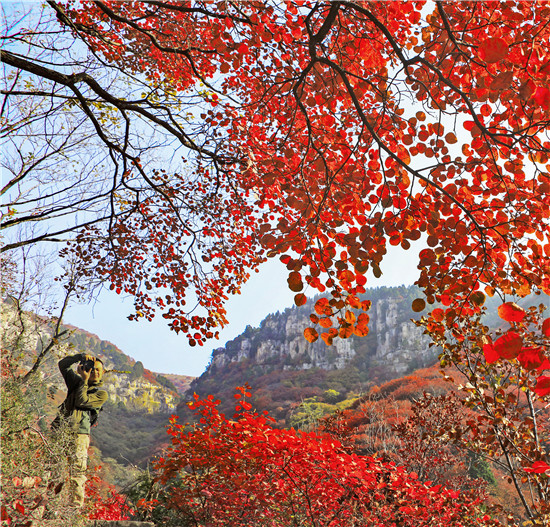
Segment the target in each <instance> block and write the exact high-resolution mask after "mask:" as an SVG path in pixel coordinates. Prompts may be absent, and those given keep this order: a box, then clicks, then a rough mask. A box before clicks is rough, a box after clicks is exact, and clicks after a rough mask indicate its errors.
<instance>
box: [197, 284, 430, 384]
mask: <svg viewBox="0 0 550 527" xmlns="http://www.w3.org/2000/svg"><path fill="white" fill-rule="evenodd" d="M374 293H375V294H373V295H370V296H369V294H368V293H367V295H366V296H367V297H368V298H369V297H370V298H373V297H374V298H373V301H372V307H371V310H370V312H369V314H370V317H371V321H370V334H369V336H368V337H366V338H357V337H351V338H349V339H336V340H335V342H334V344H333V345H332V346H326V345H325V343H324V342H323V341H322V340H321V339H319V340H318V341H316V342H314V343H309V342H307V341H306V339H305V338H304V334H303V332H304V329H305V328H306V327H308V326H310V325H311V323H310V321H309V314H310V313H311V312H312V310H313V303H311V302H309V303H308V304H306V305H305V306H303V307H301V308H297V307H293V308H289V309H287V310H285V311H284V312H283V313H276V314H272V315H269V316H268V317H266V318H265V319H264V320H263V321H262V323H261V325H260V327H259V328H251V327H248V328H247V329H246V331H245V332H244V333H243V334H242V335H240V336H239V337H237V338H236V339H234V340H233V341H230V342H228V343H227V344H226V345H225V346H224V347H222V348H217V349H215V350H214V351H213V353H212V361H211V363H210V365H209V367H208V369H207V372H206V375H209V374H212V375H214V374H215V372H216V371H220V370H223V369H224V368H226V367H227V366H228V365H229V364H232V363H233V364H234V363H244V362H245V361H248V362H249V363H250V365H254V366H255V367H260V369H262V370H263V371H265V372H268V371H271V370H273V369H274V368H275V367H276V368H279V369H283V370H308V369H311V368H321V369H325V370H334V369H343V368H345V367H346V366H347V365H349V364H350V363H351V362H353V360H354V359H356V358H359V357H363V358H365V357H368V359H369V363H370V364H373V365H377V366H382V367H384V368H386V369H387V370H388V371H391V372H392V373H394V374H401V373H403V372H405V371H407V370H409V369H410V367H411V365H413V366H417V365H424V364H426V363H428V362H430V361H431V360H433V359H434V358H435V355H436V354H435V352H434V351H433V350H432V349H430V348H429V342H430V341H429V338H428V337H426V336H425V335H423V332H422V329H421V328H418V327H417V326H416V325H415V324H414V323H413V322H412V321H411V318H413V316H415V314H414V313H413V312H412V310H411V307H410V306H411V301H412V299H413V298H415V297H416V296H417V295H418V292H417V290H416V289H415V288H384V289H383V290H374Z"/></svg>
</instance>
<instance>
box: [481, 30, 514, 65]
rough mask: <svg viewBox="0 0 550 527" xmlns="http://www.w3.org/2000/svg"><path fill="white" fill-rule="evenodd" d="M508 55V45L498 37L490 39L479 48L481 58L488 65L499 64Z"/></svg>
mask: <svg viewBox="0 0 550 527" xmlns="http://www.w3.org/2000/svg"><path fill="white" fill-rule="evenodd" d="M507 55H508V44H506V42H505V41H504V40H503V39H502V38H498V37H493V38H488V39H486V40H484V41H483V42H482V43H481V44H480V46H479V58H480V59H481V60H484V61H485V62H487V63H488V64H492V63H493V62H498V61H499V60H502V59H503V58H504V57H506V56H507Z"/></svg>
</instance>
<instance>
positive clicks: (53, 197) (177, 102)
mask: <svg viewBox="0 0 550 527" xmlns="http://www.w3.org/2000/svg"><path fill="white" fill-rule="evenodd" d="M21 5H22V6H23V7H21V9H22V11H18V4H9V5H8V4H6V5H3V7H2V10H3V15H4V16H3V22H4V27H3V31H2V37H1V38H2V54H1V59H2V63H3V65H4V76H3V80H2V83H3V85H2V96H3V102H2V106H1V110H0V111H1V119H2V138H3V142H4V149H3V156H2V166H3V171H4V174H5V175H6V176H7V177H6V178H5V180H4V184H3V187H2V190H1V191H0V192H1V194H2V218H1V227H2V229H3V235H4V237H3V246H2V248H1V250H2V251H3V252H4V253H6V252H12V253H13V252H14V251H19V252H17V256H16V258H19V257H20V250H21V249H30V248H35V247H41V249H40V250H41V251H42V252H45V251H46V250H47V249H46V248H44V246H46V247H48V246H51V247H52V248H53V250H54V251H58V250H59V249H60V248H63V247H65V248H64V249H63V250H62V253H63V255H64V257H65V259H66V260H67V261H68V262H69V263H70V266H71V268H72V270H73V271H74V272H73V273H72V274H71V275H70V276H69V275H64V276H63V277H62V283H63V284H65V287H70V286H71V283H72V279H73V276H74V275H75V274H76V276H78V277H79V279H80V280H87V286H86V291H85V292H86V293H88V294H90V291H93V290H94V287H95V286H97V285H98V284H99V285H101V284H107V285H108V287H110V288H111V289H113V290H115V291H116V292H117V293H127V294H130V295H133V296H134V298H135V305H136V311H135V313H134V314H133V318H136V319H139V318H142V317H143V318H146V319H151V318H152V317H153V313H154V310H155V309H157V308H158V309H160V310H161V311H162V312H163V315H164V317H165V318H167V319H168V320H169V321H171V322H172V327H173V328H174V329H175V330H176V331H184V333H185V334H187V336H188V337H189V342H190V343H191V344H196V343H202V342H203V341H204V339H206V338H211V337H213V336H215V334H216V332H217V329H216V328H219V327H220V326H223V324H224V323H225V321H226V320H225V311H224V309H223V303H224V301H225V300H226V298H227V295H229V294H231V293H234V292H236V291H238V290H239V287H240V285H241V284H242V282H243V281H244V280H246V278H247V277H248V271H249V270H250V269H253V268H254V267H256V266H257V265H258V263H259V262H261V261H262V260H263V257H262V256H261V250H260V249H259V247H258V245H257V242H256V241H254V239H253V234H254V232H255V229H256V227H255V225H256V221H257V218H258V217H259V215H257V214H255V213H254V210H253V208H252V200H251V198H250V196H249V195H248V192H242V191H241V188H240V187H239V186H238V185H234V184H233V183H232V181H231V179H230V178H228V177H227V170H226V168H225V167H226V165H227V164H228V162H229V161H230V160H229V159H228V158H227V157H226V156H227V155H228V152H224V151H223V150H222V149H221V144H220V140H218V139H217V138H216V135H217V131H216V128H215V127H214V128H212V125H211V124H210V123H207V122H205V121H203V120H201V119H199V118H198V117H197V116H196V115H195V114H196V112H198V111H200V107H201V106H204V105H205V104H206V105H208V106H210V102H211V101H213V100H214V99H215V98H216V95H215V94H214V93H213V92H212V91H211V90H209V89H208V88H207V87H206V86H203V87H201V86H199V85H198V83H197V82H196V79H195V78H191V77H190V78H189V79H188V81H187V82H182V81H181V80H180V81H178V82H175V81H173V80H171V79H168V78H166V76H164V75H160V74H159V75H158V76H157V77H156V79H155V80H152V79H149V78H146V77H144V76H143V75H141V74H140V73H139V71H138V70H139V68H138V64H134V65H132V62H134V61H133V60H128V61H124V63H123V64H120V65H118V64H116V63H113V62H112V61H110V60H106V58H103V57H102V54H101V53H98V52H97V50H95V49H94V48H93V46H91V47H90V46H88V45H87V43H86V39H85V38H83V34H82V33H81V32H80V30H79V29H78V28H79V27H80V26H79V25H78V24H77V23H75V22H74V21H72V20H70V19H69V18H67V16H66V15H65V14H64V7H62V6H61V5H58V4H56V3H55V2H50V3H49V4H47V5H45V6H44V7H39V6H38V5H32V4H27V5H25V4H21ZM170 160H172V161H170ZM60 244H61V245H60ZM50 259H51V260H55V256H54V257H51V258H50ZM197 304H199V305H200V306H202V307H203V308H204V309H203V311H202V313H201V312H200V310H197V309H196V308H197Z"/></svg>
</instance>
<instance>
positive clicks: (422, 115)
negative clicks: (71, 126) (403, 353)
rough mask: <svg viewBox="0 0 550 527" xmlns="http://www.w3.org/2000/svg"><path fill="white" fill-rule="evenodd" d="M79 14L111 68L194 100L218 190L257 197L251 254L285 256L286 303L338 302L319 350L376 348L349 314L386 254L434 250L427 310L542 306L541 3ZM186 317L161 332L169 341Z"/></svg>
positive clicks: (74, 16) (111, 8) (199, 6)
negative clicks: (201, 106) (528, 302)
mask: <svg viewBox="0 0 550 527" xmlns="http://www.w3.org/2000/svg"><path fill="white" fill-rule="evenodd" d="M68 13H69V15H70V17H71V20H73V21H74V24H75V25H74V28H75V31H77V32H78V33H79V35H80V36H81V37H82V38H83V39H85V40H86V42H87V43H88V44H89V45H90V47H91V48H92V49H93V50H94V51H95V52H99V53H101V54H103V55H104V57H105V58H106V59H107V60H108V61H110V62H111V63H116V64H118V65H123V66H124V67H125V68H129V69H131V70H132V71H135V72H136V73H140V74H143V75H145V76H147V77H148V78H150V79H158V78H165V79H166V82H169V83H172V84H173V86H174V89H177V90H192V89H195V88H196V86H197V84H198V83H201V84H202V86H203V87H204V89H205V101H206V102H207V106H208V108H207V109H205V110H204V113H202V114H201V116H200V117H201V119H203V120H204V122H205V123H207V124H208V125H209V126H210V127H211V128H215V129H216V134H215V136H216V138H215V139H214V141H215V142H216V143H217V148H218V149H219V150H220V151H221V152H223V153H224V156H225V157H223V159H225V161H226V164H225V165H224V171H223V178H222V179H223V180H224V181H225V184H226V185H228V186H231V188H237V189H240V192H242V193H243V194H247V193H251V194H249V195H251V196H254V197H255V205H254V206H255V212H253V213H251V215H250V219H251V221H252V222H257V229H256V231H255V236H256V238H255V240H251V245H248V246H242V247H241V249H242V250H243V251H245V252H246V251H250V250H252V247H253V246H254V244H255V243H261V245H262V247H263V248H265V249H266V250H267V251H268V254H269V255H284V256H283V257H282V260H283V262H284V263H285V264H286V265H287V267H288V269H289V271H290V276H289V286H290V287H291V289H292V290H293V291H296V292H300V291H302V290H304V288H305V287H306V286H309V287H310V288H311V289H314V290H317V291H321V292H323V291H325V290H328V291H329V292H330V293H331V295H332V298H331V300H330V304H329V306H328V309H327V310H324V311H323V314H322V315H321V317H320V318H319V322H321V321H322V320H325V323H324V324H323V323H321V326H322V327H323V328H325V329H326V330H325V331H324V333H323V337H324V340H325V341H326V342H327V343H330V342H332V339H333V338H334V337H335V336H337V335H339V336H340V337H344V338H345V337H348V336H350V335H351V334H353V333H354V332H355V333H356V334H359V335H363V334H365V328H364V327H363V322H362V321H361V322H360V321H359V320H357V319H355V318H354V317H352V316H351V315H347V316H346V314H347V313H349V312H350V310H351V309H357V308H359V309H367V308H368V305H362V304H361V302H359V300H358V298H357V295H358V294H360V293H362V292H364V290H365V289H364V285H365V274H366V273H367V271H369V270H372V272H373V273H374V274H375V275H379V274H380V273H381V270H380V266H381V264H382V260H383V257H384V254H385V253H386V247H387V244H390V245H394V246H401V247H402V248H403V249H408V248H409V247H410V246H411V243H412V242H414V241H416V240H419V239H422V240H423V241H425V242H426V243H427V245H428V247H427V248H426V249H424V250H422V251H421V252H420V258H419V268H420V269H421V276H420V279H419V282H418V283H419V285H420V286H422V287H423V288H424V290H425V292H426V296H427V301H428V302H429V303H433V302H435V301H441V302H443V303H444V304H446V305H449V304H451V303H454V302H455V301H461V302H463V301H464V300H467V299H471V295H472V293H473V292H474V291H476V290H477V289H479V288H480V287H485V290H486V291H487V292H488V293H489V294H493V293H494V292H495V291H500V292H503V293H505V294H508V293H517V294H519V295H520V296H523V295H526V294H528V293H529V292H530V291H532V290H534V289H539V288H540V289H542V290H544V291H547V292H548V291H549V279H548V278H549V275H548V271H549V264H548V262H549V257H550V242H549V238H548V232H549V230H548V220H549V211H550V202H549V193H548V190H549V189H550V179H549V176H548V173H547V170H548V161H549V157H548V154H549V148H550V143H549V142H548V140H547V138H546V136H545V132H546V131H547V130H548V127H549V124H550V92H549V89H548V84H549V75H550V66H549V64H550V53H549V36H550V29H549V26H548V24H547V23H546V22H547V19H548V16H549V15H550V6H549V5H548V4H547V3H546V2H540V1H539V2H519V1H512V2H437V3H436V5H435V8H434V10H433V12H428V7H427V5H426V4H424V3H423V2H412V1H409V2H361V3H355V2H345V1H344V2H311V1H308V0H296V1H287V2H284V3H282V2H247V3H244V4H240V3H238V4H233V3H210V2H177V3H172V2H156V1H155V2H149V1H143V2H123V3H121V2H89V1H86V2H83V3H78V4H75V6H70V5H69V7H68ZM237 206H238V205H237ZM157 235H159V236H161V237H162V233H161V232H158V233H157ZM125 236H126V237H128V239H130V238H131V236H132V233H128V234H127V235H125ZM221 250H222V251H223V249H221ZM243 263H244V264H245V265H246V257H245V256H243ZM121 265H122V267H124V264H123V263H122V264H121ZM126 273H127V274H129V275H131V274H132V272H131V271H130V270H129V269H124V268H121V269H120V271H119V272H118V274H117V275H116V276H112V277H111V279H112V280H113V282H114V283H116V284H118V285H117V287H124V284H125V283H126V282H127V281H129V280H131V279H130V278H128V276H127V274H126ZM225 285H226V282H224V280H223V279H222V280H221V282H220V283H219V287H218V290H217V291H218V292H221V291H223V290H224V288H225ZM205 294H206V292H205ZM149 300H150V299H149ZM149 300H148V299H147V298H144V299H143V301H144V302H145V303H147V302H148V301H149ZM302 300H303V299H302V297H300V299H298V300H297V301H298V302H302ZM203 305H204V306H205V307H207V308H208V306H207V303H203ZM212 308H217V306H212ZM337 313H338V315H339V318H338V324H337V325H338V329H336V328H335V327H331V326H332V322H331V318H330V317H331V316H332V315H335V314H337ZM180 314H181V311H180V310H179V309H178V308H176V309H175V310H174V311H172V310H171V311H170V312H169V313H168V318H170V320H172V324H173V325H174V327H175V328H176V329H177V327H178V326H177V324H178V322H177V320H178V317H179V316H180ZM203 322H204V321H203ZM198 325H200V324H198ZM316 336H317V332H316V331H315V330H309V331H308V332H307V334H306V337H307V338H308V340H314V339H315V338H316Z"/></svg>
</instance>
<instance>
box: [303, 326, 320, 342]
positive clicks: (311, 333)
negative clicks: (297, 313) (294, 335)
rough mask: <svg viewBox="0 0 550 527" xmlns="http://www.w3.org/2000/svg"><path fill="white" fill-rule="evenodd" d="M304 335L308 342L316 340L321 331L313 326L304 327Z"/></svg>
mask: <svg viewBox="0 0 550 527" xmlns="http://www.w3.org/2000/svg"><path fill="white" fill-rule="evenodd" d="M304 337H305V338H306V340H307V341H308V342H315V341H316V340H317V339H318V338H319V333H317V331H315V330H314V329H313V328H306V329H304Z"/></svg>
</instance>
